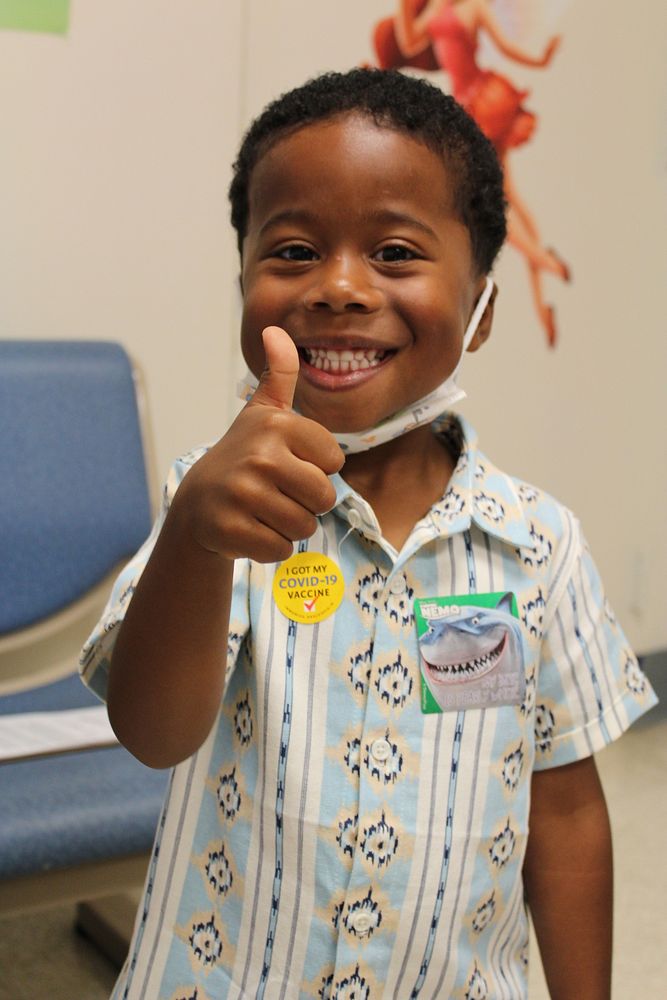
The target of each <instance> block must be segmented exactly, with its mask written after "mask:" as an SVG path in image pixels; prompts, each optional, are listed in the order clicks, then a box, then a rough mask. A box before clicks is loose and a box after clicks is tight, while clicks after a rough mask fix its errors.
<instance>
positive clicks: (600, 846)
mask: <svg viewBox="0 0 667 1000" xmlns="http://www.w3.org/2000/svg"><path fill="white" fill-rule="evenodd" d="M581 763H582V764H583V763H584V762H581ZM579 766H580V765H571V766H570V768H558V769H556V770H557V771H560V772H567V771H568V770H570V769H576V768H577V767H579ZM593 768H594V765H593ZM596 779H597V772H594V778H592V779H591V780H592V781H593V783H594V782H595V781H596ZM548 780H549V778H547V781H548ZM538 781H539V778H538ZM533 787H535V785H534V786H533ZM598 789H599V784H598ZM564 794H565V796H566V795H567V793H564ZM538 799H539V795H538ZM524 882H525V889H526V897H527V902H528V906H529V909H530V912H531V916H532V919H533V923H534V926H535V933H536V936H537V940H538V944H539V948H540V954H541V957H542V964H543V967H544V972H545V976H546V980H547V983H548V986H549V991H550V996H551V1000H609V997H610V995H611V954H612V904H613V871H612V845H611V831H610V826H609V817H608V814H607V809H606V805H605V801H604V797H603V795H602V792H601V789H600V790H599V794H595V793H594V794H593V796H592V797H591V798H590V799H589V800H588V801H587V802H585V803H583V802H581V801H579V800H578V798H577V795H576V794H575V795H574V796H573V797H572V800H571V801H568V799H567V797H564V798H563V799H562V802H561V807H560V809H558V810H552V809H550V808H549V809H544V810H543V809H542V808H541V807H540V803H539V802H538V803H537V804H534V805H533V808H531V828H530V834H529V839H528V848H527V852H526V860H525V864H524Z"/></svg>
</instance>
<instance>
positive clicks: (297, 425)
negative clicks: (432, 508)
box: [170, 326, 344, 562]
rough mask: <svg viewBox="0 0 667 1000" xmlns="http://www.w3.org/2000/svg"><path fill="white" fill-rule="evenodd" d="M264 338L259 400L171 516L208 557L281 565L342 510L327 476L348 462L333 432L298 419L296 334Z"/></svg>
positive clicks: (274, 330)
mask: <svg viewBox="0 0 667 1000" xmlns="http://www.w3.org/2000/svg"><path fill="white" fill-rule="evenodd" d="M262 336H263V341H264V350H265V353H266V367H265V369H264V371H263V373H262V376H261V379H260V383H259V385H258V387H257V389H256V390H255V393H254V395H253V397H252V399H250V400H249V401H248V403H247V404H246V406H245V407H244V409H243V410H242V411H241V413H239V415H238V417H237V418H236V420H235V421H234V423H233V424H232V426H231V427H230V428H229V430H228V431H227V433H226V434H225V435H224V437H223V438H221V439H220V441H218V443H217V444H216V445H215V446H214V447H213V448H211V449H210V451H208V452H207V453H206V455H204V456H203V457H202V458H201V459H200V460H199V461H198V462H197V463H196V464H195V465H194V466H193V467H192V469H191V470H190V471H189V472H188V474H187V476H186V477H185V479H184V480H183V482H182V484H181V486H180V488H179V490H178V492H177V494H176V496H175V498H174V501H173V503H172V509H171V511H170V517H172V518H180V520H181V526H182V527H184V528H185V530H186V531H187V532H188V534H189V535H190V537H191V538H192V539H193V540H194V541H195V542H196V543H197V544H198V545H199V546H201V547H202V548H204V549H206V550H208V551H209V552H213V553H216V554H218V555H220V556H223V557H225V558H228V559H235V558H240V557H247V558H250V559H254V560H256V561H257V562H277V561H279V560H283V559H287V558H288V557H289V556H290V555H291V554H292V549H293V546H292V543H293V542H294V541H296V540H297V539H301V538H308V537H310V535H312V534H313V533H314V532H315V530H316V527H317V520H316V515H317V514H323V513H324V512H325V511H327V510H329V509H330V508H331V507H332V506H333V504H334V503H335V499H336V494H335V490H334V488H333V486H332V484H331V482H330V481H329V478H328V477H329V475H331V474H332V473H334V472H337V471H338V470H339V469H340V468H341V467H342V465H343V462H344V456H343V453H342V451H341V450H340V448H339V446H338V444H337V442H336V440H335V438H334V437H333V435H332V434H331V433H330V432H329V431H328V430H326V428H324V427H322V425H321V424H318V423H317V422H316V421H314V420H309V419H308V418H306V417H302V416H300V415H299V414H297V413H293V412H292V402H293V399H294V392H295V389H296V384H297V379H298V377H299V355H298V352H297V349H296V347H295V345H294V342H293V341H292V339H291V337H290V336H289V334H287V333H286V332H285V331H284V330H282V329H281V328H280V327H277V326H270V327H267V328H266V329H265V330H264V332H263V335H262Z"/></svg>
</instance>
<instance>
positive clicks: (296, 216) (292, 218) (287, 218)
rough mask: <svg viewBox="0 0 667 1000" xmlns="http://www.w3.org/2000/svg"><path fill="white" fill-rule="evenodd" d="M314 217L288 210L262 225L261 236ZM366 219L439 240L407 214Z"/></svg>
mask: <svg viewBox="0 0 667 1000" xmlns="http://www.w3.org/2000/svg"><path fill="white" fill-rule="evenodd" d="M313 218H314V217H313V215H312V214H311V213H310V212H308V211H306V210H304V209H296V208H286V209H285V210H284V211H282V212H276V214H275V215H272V216H271V217H270V218H269V219H267V220H266V222H265V223H264V224H263V225H262V227H261V228H260V231H259V235H260V236H262V235H264V233H265V232H266V231H267V230H269V229H273V228H274V226H280V225H282V224H283V223H286V222H293V223H301V224H302V225H303V224H306V225H307V224H308V223H310V222H312V221H313ZM365 218H366V219H367V220H368V221H369V222H378V223H382V224H392V223H394V224H399V225H404V226H410V227H412V228H413V229H419V230H420V231H421V232H423V233H426V235H427V236H430V237H431V238H432V239H437V234H436V232H435V230H434V229H432V228H431V226H429V225H428V224H427V223H425V222H422V221H421V220H420V219H417V218H415V217H414V216H413V215H408V214H407V213H406V212H396V211H393V210H392V209H384V210H383V211H381V212H369V213H368V214H367V215H366V216H365Z"/></svg>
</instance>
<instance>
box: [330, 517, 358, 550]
mask: <svg viewBox="0 0 667 1000" xmlns="http://www.w3.org/2000/svg"><path fill="white" fill-rule="evenodd" d="M347 520H348V523H349V525H350V527H349V528H348V529H347V531H346V532H345V534H344V535H343V537H342V538H341V540H340V541H339V543H338V545H337V546H336V552H337V554H338V555H339V556H340V550H341V548H342V545H343V542H344V541H345V540H346V539H347V538H349V537H350V535H351V534H352V532H353V531H356V530H357V529H358V528H360V527H361V514H360V513H359V511H358V510H355V509H354V507H352V508H350V510H349V511H348V512H347Z"/></svg>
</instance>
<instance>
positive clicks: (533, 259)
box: [503, 163, 570, 347]
mask: <svg viewBox="0 0 667 1000" xmlns="http://www.w3.org/2000/svg"><path fill="white" fill-rule="evenodd" d="M503 166H504V172H505V195H506V197H507V201H508V206H509V211H508V214H507V229H508V233H507V236H508V241H509V242H510V243H511V244H512V245H513V246H515V247H516V248H517V250H519V252H520V253H522V254H523V256H524V258H525V260H526V264H527V266H528V277H529V281H530V286H531V290H532V293H533V302H534V304H535V309H536V312H537V315H538V317H539V320H540V323H541V324H542V327H543V329H544V332H545V333H546V336H547V341H548V343H549V346H550V347H553V346H554V345H555V343H556V336H557V334H556V320H555V314H554V309H553V306H550V305H548V304H547V303H546V302H545V301H544V294H543V289H542V272H543V271H547V272H548V273H550V274H554V275H556V276H557V277H559V278H561V279H562V280H563V281H569V280H570V272H569V269H568V267H567V265H566V264H565V263H564V262H563V261H561V260H560V258H559V257H558V256H557V254H556V253H555V252H554V251H553V250H548V249H546V248H545V247H543V246H542V244H541V241H540V236H539V232H538V229H537V226H536V224H535V220H534V218H533V215H532V213H531V212H530V211H529V210H528V209H527V207H526V205H525V204H524V202H523V201H522V200H521V198H520V197H519V195H518V192H517V191H516V188H515V187H514V184H513V183H512V180H511V177H510V175H509V171H508V169H507V164H506V163H505V164H504V165H503Z"/></svg>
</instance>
